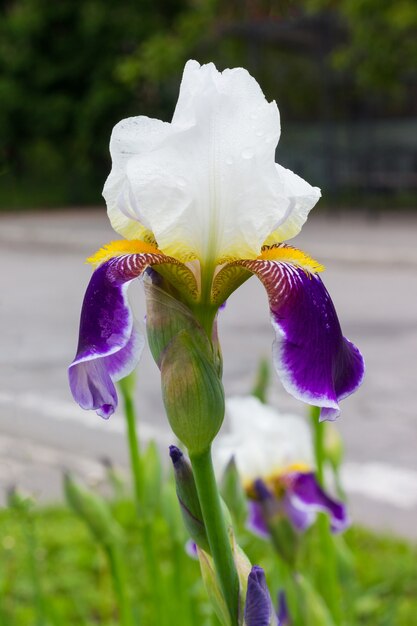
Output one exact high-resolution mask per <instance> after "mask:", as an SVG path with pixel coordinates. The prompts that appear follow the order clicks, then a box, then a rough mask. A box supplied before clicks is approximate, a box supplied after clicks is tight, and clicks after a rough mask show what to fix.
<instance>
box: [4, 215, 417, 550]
mask: <svg viewBox="0 0 417 626" xmlns="http://www.w3.org/2000/svg"><path fill="white" fill-rule="evenodd" d="M114 238H115V237H114V233H113V232H112V230H111V228H110V226H109V225H108V223H107V218H106V215H105V211H104V209H100V210H95V211H92V210H72V211H65V212H60V213H52V212H51V213H36V214H27V215H11V214H10V215H3V216H1V217H0V267H1V276H2V280H1V285H2V287H1V290H0V328H1V337H2V339H1V343H2V350H1V354H0V497H1V498H3V495H4V490H5V488H7V487H8V486H10V485H11V484H18V485H20V486H22V487H24V488H26V489H28V490H30V491H32V492H34V493H35V494H36V496H37V497H39V498H40V499H50V498H55V497H59V496H60V493H61V473H62V469H63V468H67V469H72V470H74V471H76V472H78V473H79V474H81V475H83V476H84V477H85V478H87V479H88V480H91V481H100V480H101V479H102V477H103V468H102V465H101V464H100V462H99V461H98V459H100V458H102V457H104V456H106V457H110V458H112V459H113V460H114V462H115V463H117V464H120V465H121V466H126V465H127V454H126V448H125V441H124V436H123V432H124V424H123V418H122V416H121V415H120V414H116V415H114V416H113V417H112V419H111V420H110V421H109V422H105V421H103V420H100V418H98V417H97V416H96V415H95V414H94V413H87V412H85V411H82V410H81V409H79V408H78V407H77V406H76V405H75V404H74V403H73V401H72V398H71V396H70V393H69V390H68V385H67V374H66V367H67V365H68V363H69V362H70V361H71V360H72V358H73V355H74V351H75V348H76V343H77V335H78V321H79V312H80V306H81V302H82V297H83V293H84V290H85V287H86V284H87V282H88V280H89V277H90V273H91V270H90V268H89V267H88V266H87V265H85V264H84V259H85V257H86V256H87V255H89V254H90V253H91V252H92V251H95V250H96V249H97V248H98V247H100V245H102V244H103V243H105V242H107V241H110V240H112V239H114ZM294 245H296V246H297V247H300V248H302V249H304V250H305V251H307V252H309V253H310V254H311V255H312V256H314V257H315V258H317V259H318V260H320V261H322V262H324V263H325V264H326V266H327V270H326V272H325V274H324V280H325V283H326V285H327V287H328V289H329V291H330V293H331V295H332V298H333V301H334V303H335V305H336V309H337V311H338V313H339V318H340V320H341V323H342V328H343V331H344V333H345V335H346V336H347V337H349V338H350V339H351V340H352V341H354V342H355V343H356V344H357V345H358V346H359V347H360V349H361V350H362V352H363V354H364V356H365V360H366V364H367V376H366V380H365V382H364V384H363V386H362V388H361V389H360V390H359V392H358V393H356V394H355V395H354V396H351V397H350V398H348V399H346V400H345V401H343V403H342V416H341V418H340V419H339V422H338V427H339V429H340V431H341V433H342V435H343V438H344V442H345V448H346V465H345V469H344V482H345V485H346V487H347V490H348V493H349V495H350V505H351V514H352V517H353V519H355V520H358V521H361V522H363V523H366V524H369V525H372V526H374V527H375V528H379V529H382V530H391V531H394V532H396V533H398V534H402V535H405V536H409V537H413V538H417V453H416V450H417V408H416V400H415V398H416V391H417V376H416V375H417V361H416V355H417V213H415V214H414V215H413V214H408V215H407V214H406V215H404V214H400V215H398V216H396V215H394V214H385V215H382V216H378V217H374V216H372V215H371V214H370V213H369V214H366V213H365V214H363V213H359V212H353V213H352V214H351V215H348V214H337V215H331V216H329V215H326V214H320V213H319V214H317V215H314V212H313V214H312V215H311V217H310V220H309V222H308V223H307V224H306V226H305V227H304V229H303V232H302V233H301V234H300V235H299V236H298V237H297V239H296V240H295V241H294ZM130 293H131V299H132V302H133V301H134V302H135V305H134V306H135V311H136V315H137V318H138V320H141V319H143V315H144V303H143V294H142V293H141V289H140V285H139V284H137V285H133V286H132V288H131V292H130ZM219 331H220V339H221V343H222V348H223V355H224V369H225V376H224V380H225V388H226V392H227V393H228V394H229V395H231V394H242V393H246V392H248V390H249V389H250V388H251V386H252V382H253V377H254V374H255V371H256V368H257V363H258V360H259V359H260V358H261V357H262V356H265V355H269V354H270V350H271V342H272V339H273V332H272V329H271V327H270V323H269V317H268V307H267V300H266V296H265V293H264V291H263V288H262V286H261V285H260V284H259V283H258V281H257V280H256V279H255V278H252V279H250V280H249V281H248V282H247V283H246V284H245V285H244V286H243V287H242V288H240V289H239V290H238V291H237V292H236V293H235V294H234V295H233V296H232V297H231V298H230V300H229V302H228V304H227V307H226V309H225V311H224V312H223V313H222V315H221V319H220V325H219ZM138 378H139V380H138V390H137V397H138V407H139V414H140V421H141V425H140V432H141V438H142V440H148V439H149V438H153V437H155V438H156V439H157V440H158V442H159V443H160V445H161V446H162V448H163V447H164V446H166V445H167V444H168V443H169V442H170V441H171V440H172V436H171V435H170V432H169V429H168V426H167V423H166V419H165V417H164V412H163V407H162V403H161V399H160V387H159V373H158V370H157V368H156V366H155V365H154V363H153V361H152V359H151V358H150V356H149V354H148V352H147V350H145V354H144V356H143V358H142V361H141V363H140V366H139V370H138ZM271 402H272V404H274V405H276V406H277V407H278V408H281V409H282V410H295V411H297V412H299V413H300V412H301V413H302V412H304V411H305V409H304V407H303V406H302V405H301V404H300V403H298V402H296V401H295V400H293V399H292V398H291V397H289V396H288V395H287V394H286V392H285V391H284V389H283V388H282V386H281V384H280V382H279V380H278V379H277V378H275V377H274V380H273V384H272V385H271ZM226 427H227V426H226Z"/></svg>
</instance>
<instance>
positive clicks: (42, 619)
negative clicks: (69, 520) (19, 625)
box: [23, 512, 47, 626]
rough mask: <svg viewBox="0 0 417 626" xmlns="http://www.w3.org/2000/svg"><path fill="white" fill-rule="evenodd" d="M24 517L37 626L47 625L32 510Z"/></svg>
mask: <svg viewBox="0 0 417 626" xmlns="http://www.w3.org/2000/svg"><path fill="white" fill-rule="evenodd" d="M24 517H25V519H24V520H23V524H24V533H25V536H26V545H27V550H28V561H29V569H30V576H31V579H32V586H33V591H34V596H35V610H36V626H45V625H46V623H47V620H46V612H45V600H44V596H43V590H42V587H41V582H40V581H41V578H40V573H39V568H38V562H37V557H36V555H37V552H38V545H37V538H36V533H35V528H34V520H33V518H32V515H31V513H30V512H28V513H27V514H26V515H25V514H24Z"/></svg>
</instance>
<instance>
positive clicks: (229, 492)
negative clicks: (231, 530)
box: [220, 457, 248, 526]
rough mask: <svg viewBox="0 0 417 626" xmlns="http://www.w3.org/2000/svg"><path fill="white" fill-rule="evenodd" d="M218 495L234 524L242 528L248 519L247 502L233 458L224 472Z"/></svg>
mask: <svg viewBox="0 0 417 626" xmlns="http://www.w3.org/2000/svg"><path fill="white" fill-rule="evenodd" d="M220 493H221V494H222V497H223V500H224V501H225V503H226V504H227V506H228V508H229V510H230V512H231V514H232V516H233V518H234V519H235V521H236V523H237V524H238V525H240V526H242V525H243V524H244V523H245V521H246V519H247V517H248V502H247V498H246V494H245V491H244V489H243V485H242V480H241V478H240V476H239V472H238V470H237V467H236V462H235V459H234V457H232V458H231V459H230V461H229V463H228V464H227V466H226V469H225V471H224V474H223V477H222V481H221V485H220Z"/></svg>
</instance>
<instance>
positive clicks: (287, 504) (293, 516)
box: [282, 492, 316, 533]
mask: <svg viewBox="0 0 417 626" xmlns="http://www.w3.org/2000/svg"><path fill="white" fill-rule="evenodd" d="M282 505H283V508H284V511H285V514H286V515H287V517H288V519H289V520H290V522H291V524H292V525H293V527H294V528H295V530H298V532H300V533H302V532H304V531H305V530H307V528H309V527H310V526H311V524H313V522H314V520H315V519H316V510H312V509H311V508H309V507H306V506H305V505H304V504H301V503H300V502H298V500H296V499H295V498H293V497H291V495H290V494H289V493H288V492H287V493H286V494H285V495H284V497H283V500H282Z"/></svg>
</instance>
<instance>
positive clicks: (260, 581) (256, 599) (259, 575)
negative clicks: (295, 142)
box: [245, 565, 277, 626]
mask: <svg viewBox="0 0 417 626" xmlns="http://www.w3.org/2000/svg"><path fill="white" fill-rule="evenodd" d="M276 624H277V620H276V616H275V613H274V609H273V606H272V602H271V596H270V595H269V590H268V587H267V584H266V579H265V573H264V571H263V569H262V568H261V567H259V566H258V565H254V566H253V567H252V569H251V571H250V574H249V576H248V590H247V593H246V602H245V625H246V626H273V625H274V626H275V625H276Z"/></svg>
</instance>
